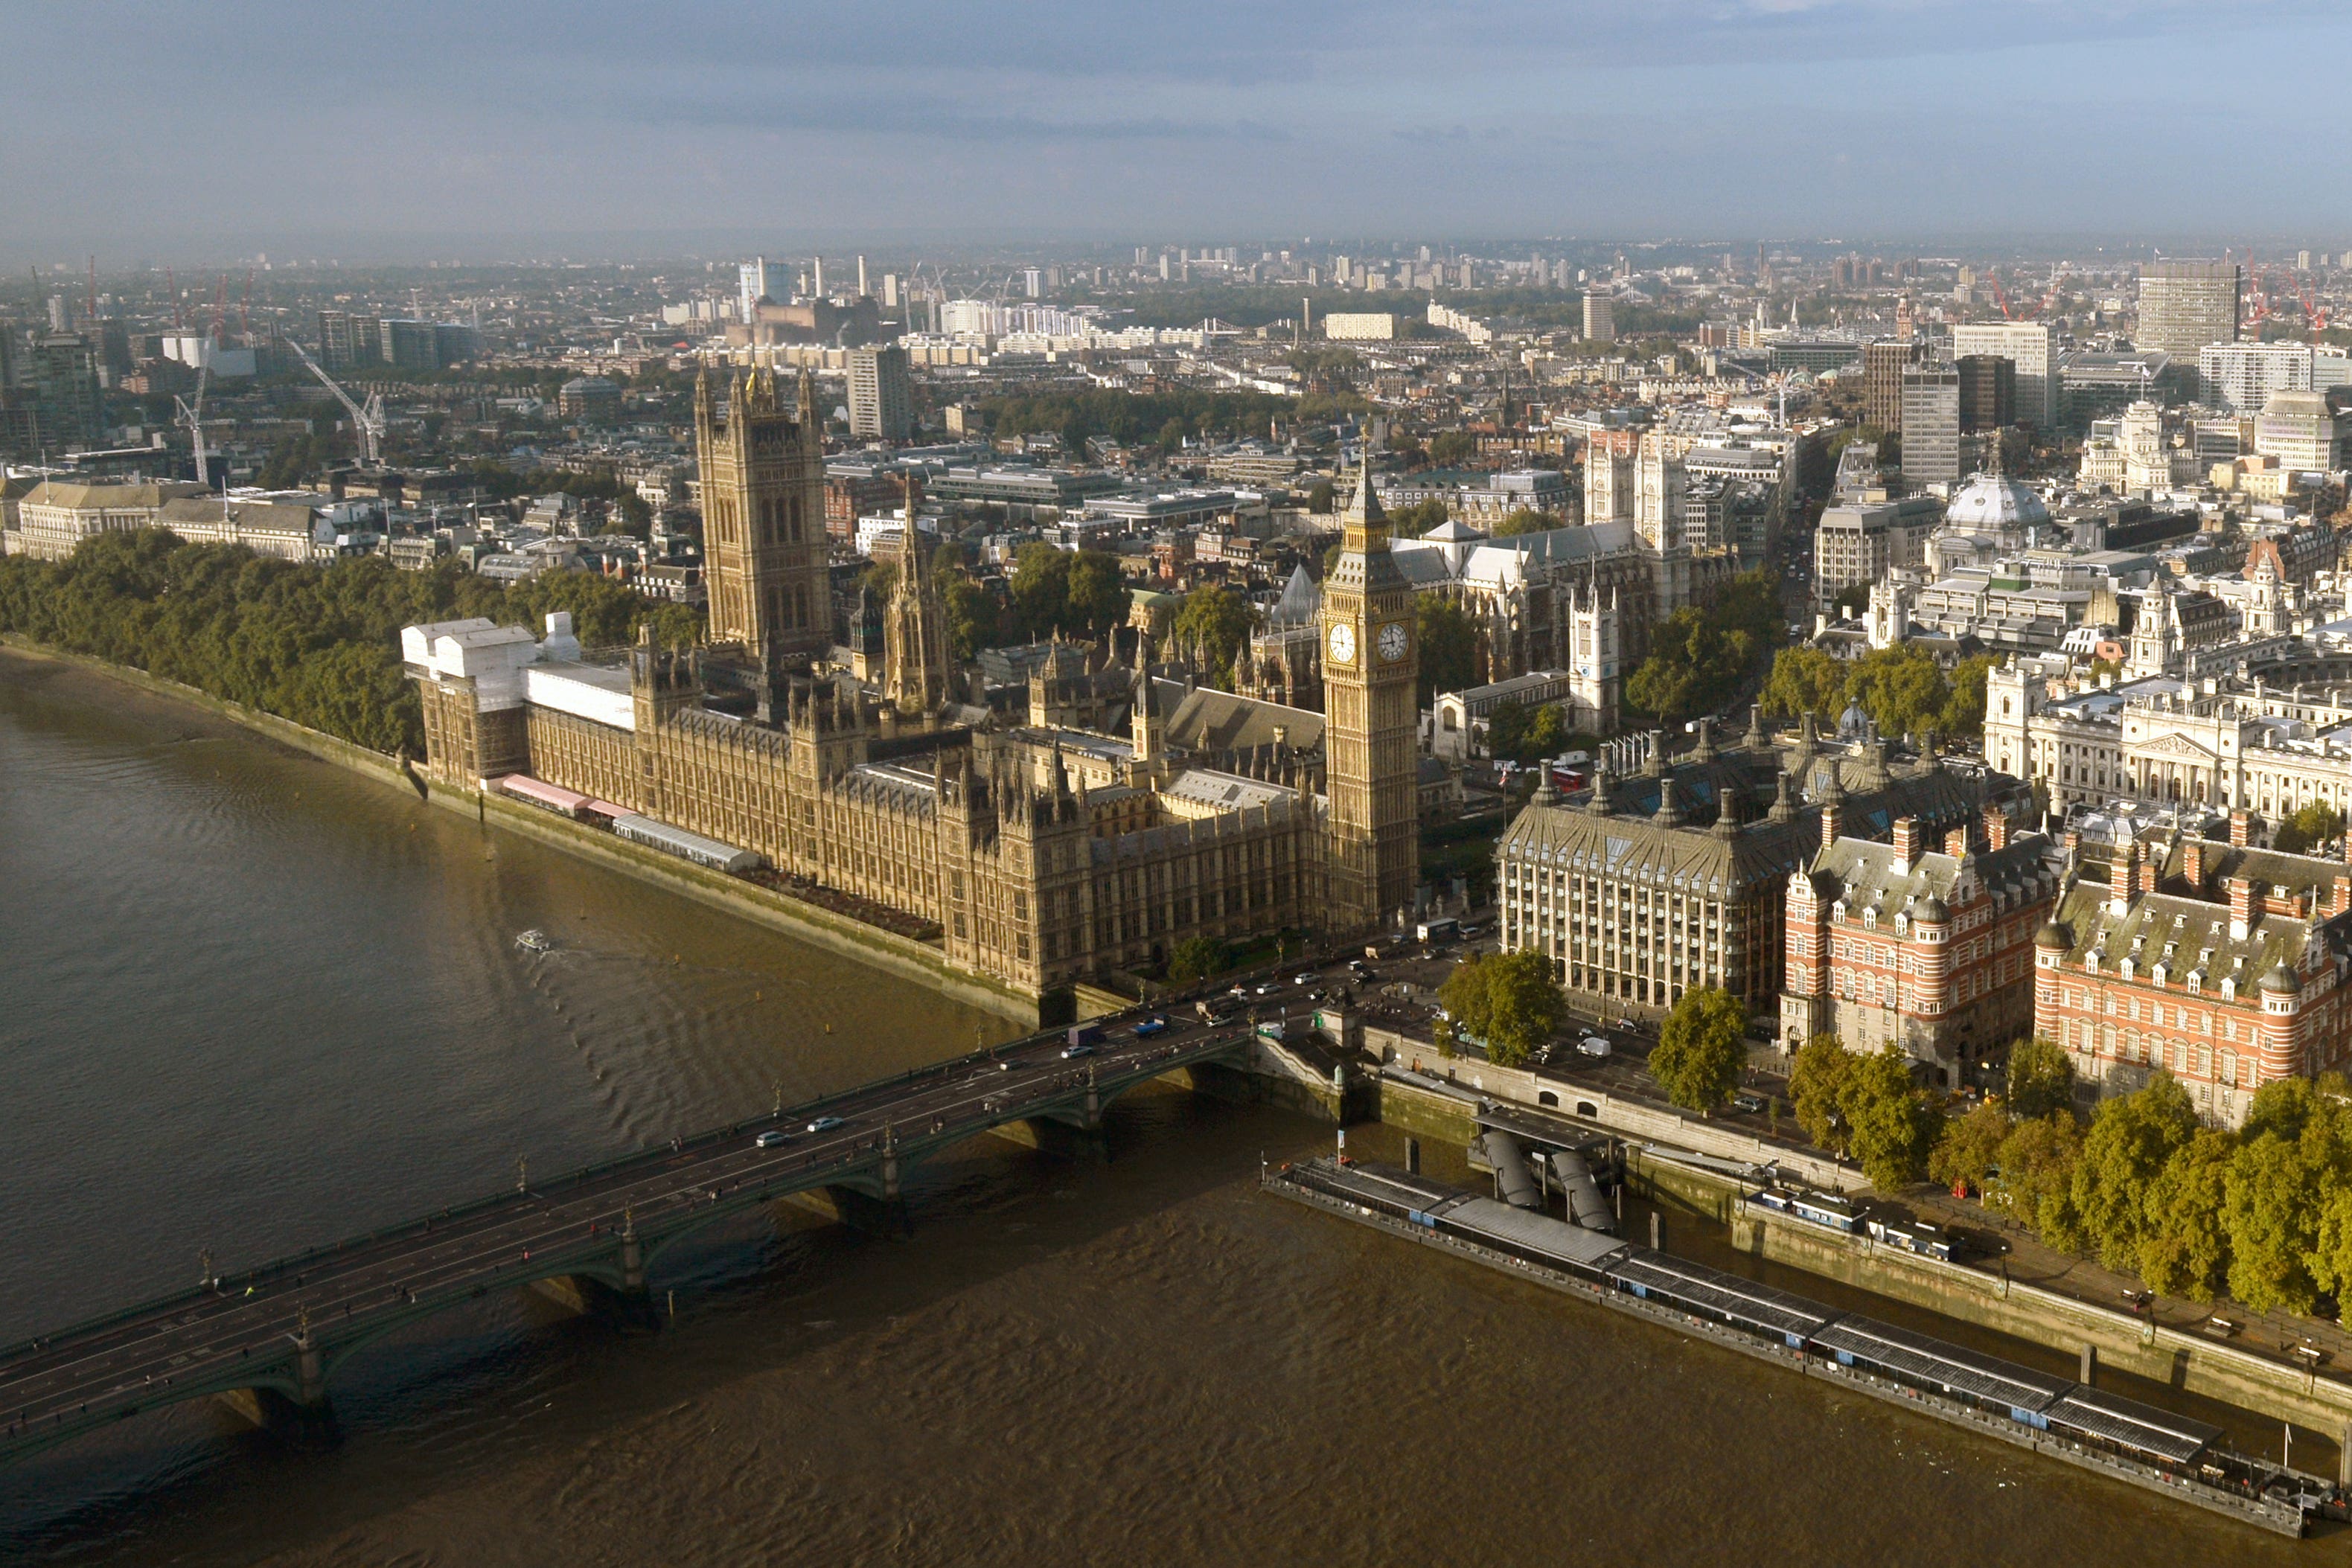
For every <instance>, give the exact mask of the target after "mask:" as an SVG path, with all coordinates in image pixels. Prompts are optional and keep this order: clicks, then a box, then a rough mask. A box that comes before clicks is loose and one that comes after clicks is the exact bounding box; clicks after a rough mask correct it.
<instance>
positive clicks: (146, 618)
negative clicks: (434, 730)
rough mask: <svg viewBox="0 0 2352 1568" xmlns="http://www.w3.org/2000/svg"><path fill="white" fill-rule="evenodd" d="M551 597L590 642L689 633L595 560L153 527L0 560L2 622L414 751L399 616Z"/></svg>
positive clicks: (462, 612)
mask: <svg viewBox="0 0 2352 1568" xmlns="http://www.w3.org/2000/svg"><path fill="white" fill-rule="evenodd" d="M554 610H565V611H570V612H572V618H573V623H574V626H575V629H576V630H577V631H578V632H579V635H580V640H581V641H582V642H583V643H589V644H591V645H597V644H605V645H609V644H612V643H625V642H629V641H632V640H634V638H635V632H636V629H637V627H638V626H639V625H640V624H642V623H646V622H652V623H653V624H654V627H655V630H656V635H658V636H660V637H662V638H664V639H665V640H667V641H670V642H673V643H675V642H677V641H680V640H690V639H691V637H692V636H693V635H694V634H695V633H696V632H698V629H699V624H700V622H699V619H698V616H697V615H696V613H695V612H694V611H693V610H692V609H691V608H689V607H688V606H685V605H677V604H664V603H657V602H656V601H650V600H647V599H646V598H644V597H643V596H642V595H640V594H638V593H636V592H635V591H633V590H631V589H629V588H627V587H626V586H625V585H623V584H621V583H618V582H615V581H614V580H611V579H609V578H605V577H602V576H599V575H597V574H595V573H593V572H551V573H550V574H548V575H546V576H544V577H541V578H538V579H535V580H532V581H530V582H524V583H518V584H516V585H515V586H514V587H512V588H511V589H509V588H504V587H501V586H500V585H499V584H498V583H496V582H493V581H490V580H487V579H483V578H478V577H475V576H473V575H472V574H470V573H468V572H467V571H466V570H463V569H462V568H461V567H460V566H459V565H458V563H457V562H456V561H454V560H446V561H443V562H441V563H439V564H437V565H436V566H435V567H434V568H433V569H432V570H427V571H420V572H410V571H400V570H395V569H394V567H393V565H392V563H391V562H390V561H389V560H387V559H384V558H383V557H382V556H366V557H362V558H361V559H354V560H339V561H333V562H314V561H302V562H295V561H284V560H272V559H263V558H261V557H257V556H256V555H255V554H254V553H253V551H252V550H250V549H247V548H245V547H244V546H241V545H196V544H189V543H186V542H185V541H184V540H182V539H180V538H178V537H176V536H175V535H173V534H172V533H170V532H168V531H166V530H163V529H160V528H144V529H139V530H136V531H132V532H124V533H108V534H103V535H100V537H98V538H93V539H90V540H89V541H88V542H86V543H85V544H84V545H82V547H81V548H80V549H78V550H76V551H75V553H74V555H73V556H72V557H71V559H67V560H62V561H38V560H34V559H30V558H28V557H24V556H13V557H10V558H8V559H5V560H0V631H5V632H16V633H19V634H21V635H23V636H25V637H27V638H30V639H31V640H33V641H35V642H37V643H47V644H48V645H50V646H52V647H58V648H63V649H66V650H68V651H69V652H72V653H84V654H88V655H89V656H90V657H93V658H99V659H105V660H108V661H110V662H112V663H115V664H128V665H131V666H132V667H134V668H137V669H142V670H145V671H147V672H149V673H150V674H154V675H157V676H160V677H162V678H163V679H165V680H173V681H178V682H181V683H183V684H184V685H191V686H194V687H197V688H198V689H200V690H202V691H205V692H208V693H210V694H211V695H214V696H216V697H221V698H224V699H226V700H227V701H230V702H235V703H240V704H243V705H244V706H247V707H253V708H258V709H260V710H262V711H263V712H265V713H273V714H277V715H278V716H281V717H284V718H289V719H291V720H293V721H294V722H295V723H297V724H301V725H307V726H309V727H311V728H313V729H319V730H323V731H325V732H326V733H328V734H330V735H336V736H340V737H342V738H344V739H346V740H350V741H353V742H355V743H357V744H359V745H361V746H364V747H370V748H371V749H373V750H377V751H384V752H391V751H399V750H405V751H406V752H408V753H409V754H410V755H411V756H419V755H422V754H423V752H424V749H425V733H424V717H423V710H422V707H421V706H420V704H419V702H418V699H417V695H416V688H415V683H414V682H411V681H408V680H406V679H404V678H403V676H402V674H401V666H400V629H401V628H402V627H403V626H406V625H411V624H415V623H417V622H431V621H448V620H456V619H461V618H464V617H467V616H476V615H479V616H485V617H488V619H490V620H493V621H496V622H501V623H504V624H515V623H521V624H525V625H532V626H536V625H537V624H538V623H539V622H540V619H541V617H542V616H544V615H545V614H546V613H547V612H550V611H554Z"/></svg>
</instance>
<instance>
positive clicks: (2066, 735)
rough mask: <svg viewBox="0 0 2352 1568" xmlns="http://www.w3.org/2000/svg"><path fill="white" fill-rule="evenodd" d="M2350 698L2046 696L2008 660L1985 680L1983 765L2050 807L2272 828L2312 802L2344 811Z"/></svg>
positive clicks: (2106, 692) (2250, 692) (2182, 690)
mask: <svg viewBox="0 0 2352 1568" xmlns="http://www.w3.org/2000/svg"><path fill="white" fill-rule="evenodd" d="M2347 725H2352V693H2347V692H2345V691H2343V690H2340V689H2336V688H2328V689H2324V690H2319V691H2308V690H2305V688H2303V687H2295V688H2293V689H2289V690H2280V689H2274V688H2272V687H2270V686H2268V685H2265V684H2264V683H2263V681H2262V680H2260V679H2256V680H2253V681H2252V682H2249V683H2243V684H2242V683H2240V682H2239V681H2238V680H2236V679H2235V678H2233V677H2232V678H2224V677H2219V676H2216V677H2211V678H2208V679H2206V680H2202V681H2194V682H2192V681H2188V680H2183V679H2179V678H2175V677H2168V676H2157V677H2151V678H2149V679H2147V680H2141V681H2134V682H2130V683H2127V684H2126V685H2121V686H2116V687H2105V686H2093V687H2090V688H2087V689H2084V690H2081V691H2074V692H2063V693H2061V694H2059V695H2053V694H2052V691H2051V680H2050V677H2049V676H2048V675H2046V674H2042V673H2041V672H2040V671H2039V670H2037V669H2036V668H2034V667H2033V666H2032V665H2031V664H2026V663H2023V662H2012V663H2011V664H2010V665H2008V666H2006V667H2004V668H2001V669H1998V670H1993V671H1990V672H1989V673H1988V674H1987V676H1986V679H1985V742H1984V755H1985V760H1986V761H1987V762H1988V763H1989V764H1990V765H1991V766H1992V767H1994V768H1999V769H2000V771H2002V772H2004V773H2011V774H2015V775H2016V776H2018V777H2019V778H2021V779H2026V780H2028V781H2029V782H2032V783H2038V784H2041V785H2042V786H2044V787H2045V788H2046V789H2047V790H2048V792H2049V797H2050V801H2051V804H2052V805H2053V807H2061V808H2063V807H2064V806H2067V805H2070V804H2074V803H2077V802H2085V803H2097V802H2103V801H2105V800H2114V799H2116V798H2118V797H2126V796H2127V797H2133V798H2137V799H2139V800H2152V801H2161V802H2170V803H2178V804H2182V805H2200V806H2207V807H2210V808H2213V809H2215V810H2229V809H2231V808H2239V809H2243V810H2252V811H2256V812H2259V813H2261V814H2262V815H2263V816H2264V817H2267V818H2271V819H2273V820H2276V819H2277V818H2279V817H2282V816H2284V815H2286V814H2287V813H2289V812H2292V811H2294V810H2296V809H2298V808H2299V807H2302V806H2305V805H2309V804H2311V803H2312V802H2314V801H2324V802H2326V803H2327V804H2329V805H2331V806H2334V807H2335V808H2336V810H2339V811H2347V812H2352V751H2347V749H2346V747H2345V746H2344V745H2343V743H2342V741H2341V740H2340V739H2339V738H2338V733H2339V732H2340V731H2341V730H2342V729H2343V728H2344V727H2345V726H2347Z"/></svg>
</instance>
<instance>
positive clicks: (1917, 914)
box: [1911, 893, 1952, 925]
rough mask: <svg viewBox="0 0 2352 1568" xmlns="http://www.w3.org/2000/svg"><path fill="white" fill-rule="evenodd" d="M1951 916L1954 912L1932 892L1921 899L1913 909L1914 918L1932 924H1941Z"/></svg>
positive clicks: (1912, 916) (1912, 915)
mask: <svg viewBox="0 0 2352 1568" xmlns="http://www.w3.org/2000/svg"><path fill="white" fill-rule="evenodd" d="M1951 917H1952V912H1951V911H1950V910H1948V909H1947V908H1945V907H1944V901H1943V900H1942V899H1940V898H1937V896H1936V895H1935V894H1932V893H1931V894H1928V895H1927V897H1925V898H1923V899H1921V900H1920V901H1919V902H1918V904H1916V905H1915V906H1913V908H1912V911H1911V918H1912V919H1914V920H1921V921H1926V922H1928V923H1929V924H1931V925H1940V924H1942V923H1943V922H1944V921H1947V920H1949V919H1950V918H1951Z"/></svg>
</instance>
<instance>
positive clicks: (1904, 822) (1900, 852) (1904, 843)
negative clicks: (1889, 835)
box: [1895, 817, 1919, 876]
mask: <svg viewBox="0 0 2352 1568" xmlns="http://www.w3.org/2000/svg"><path fill="white" fill-rule="evenodd" d="M1918 863H1919V819H1918V818H1916V817H1897V818H1895V875H1897V876H1903V875H1905V874H1906V873H1909V871H1910V870H1911V868H1912V867H1913V866H1915V865H1916V864H1918Z"/></svg>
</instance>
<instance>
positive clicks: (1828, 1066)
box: [1789, 1034, 1854, 1157]
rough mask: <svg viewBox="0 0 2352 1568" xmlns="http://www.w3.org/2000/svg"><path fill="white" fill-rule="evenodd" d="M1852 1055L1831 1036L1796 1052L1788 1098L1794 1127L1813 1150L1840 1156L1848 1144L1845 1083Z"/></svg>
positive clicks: (1809, 1042) (1816, 1039)
mask: <svg viewBox="0 0 2352 1568" xmlns="http://www.w3.org/2000/svg"><path fill="white" fill-rule="evenodd" d="M1853 1063H1854V1055H1853V1052H1852V1051H1848V1050H1847V1049H1846V1048H1845V1045H1844V1042H1843V1041H1842V1040H1839V1039H1838V1037H1837V1036H1835V1035H1833V1034H1817V1035H1815V1036H1813V1038H1812V1039H1811V1040H1807V1041H1805V1043H1804V1044H1803V1045H1801V1046H1800V1047H1799V1048H1798V1050H1797V1060H1796V1061H1795V1062H1793V1063H1792V1064H1791V1065H1790V1070H1789V1099H1790V1103H1792V1104H1793V1105H1794V1106H1795V1108H1796V1113H1797V1125H1799V1126H1801V1127H1802V1128H1804V1130H1805V1136H1806V1138H1807V1139H1808V1140H1809V1141H1811V1144H1812V1145H1813V1146H1814V1147H1815V1148H1817V1149H1826V1150H1828V1151H1829V1152H1830V1153H1831V1154H1833V1155H1839V1156H1841V1157H1843V1155H1844V1154H1845V1152H1846V1149H1847V1147H1848V1146H1849V1145H1850V1144H1851V1142H1852V1138H1853V1129H1852V1128H1851V1127H1849V1126H1848V1125H1847V1124H1846V1118H1845V1090H1846V1082H1847V1081H1848V1080H1849V1079H1851V1078H1852V1077H1853Z"/></svg>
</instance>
